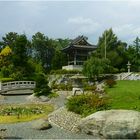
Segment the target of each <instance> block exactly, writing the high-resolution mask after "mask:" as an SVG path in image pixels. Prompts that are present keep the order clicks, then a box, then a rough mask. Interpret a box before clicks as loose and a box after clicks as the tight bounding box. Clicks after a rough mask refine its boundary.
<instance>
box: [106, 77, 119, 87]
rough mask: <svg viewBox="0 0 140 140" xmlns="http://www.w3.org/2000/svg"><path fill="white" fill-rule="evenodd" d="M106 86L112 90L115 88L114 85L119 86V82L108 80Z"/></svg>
mask: <svg viewBox="0 0 140 140" xmlns="http://www.w3.org/2000/svg"><path fill="white" fill-rule="evenodd" d="M106 84H107V86H108V87H109V88H112V87H114V85H116V84H117V82H116V81H115V80H113V79H108V80H106Z"/></svg>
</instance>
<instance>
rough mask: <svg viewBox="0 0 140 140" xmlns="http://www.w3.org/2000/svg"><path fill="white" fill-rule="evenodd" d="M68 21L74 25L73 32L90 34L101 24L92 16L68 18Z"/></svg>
mask: <svg viewBox="0 0 140 140" xmlns="http://www.w3.org/2000/svg"><path fill="white" fill-rule="evenodd" d="M68 23H69V24H73V26H75V29H76V30H75V34H92V33H94V32H96V31H97V30H98V29H99V28H100V27H101V25H100V24H99V23H98V22H96V21H94V20H93V19H92V18H84V17H74V18H69V19H68Z"/></svg>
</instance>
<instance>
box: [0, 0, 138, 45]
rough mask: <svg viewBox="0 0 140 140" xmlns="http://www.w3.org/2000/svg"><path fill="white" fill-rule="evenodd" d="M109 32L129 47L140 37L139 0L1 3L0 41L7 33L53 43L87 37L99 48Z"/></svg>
mask: <svg viewBox="0 0 140 140" xmlns="http://www.w3.org/2000/svg"><path fill="white" fill-rule="evenodd" d="M109 28H112V29H113V31H114V33H115V34H116V35H117V37H118V39H120V40H122V41H125V42H127V43H128V44H132V43H133V41H134V40H135V38H136V37H137V36H138V37H140V0H103V1H102V0H98V1H95V0H89V1H84V0H83V1H82V0H81V1H80V0H77V1H74V0H72V1H70V0H69V1H66V0H65V1H59V0H57V1H46V0H42V1H39V0H31V1H28V0H25V1H22V0H18V1H13V0H10V1H8V0H5V1H0V39H1V37H2V36H5V34H6V33H8V32H17V33H19V34H22V33H25V34H26V35H27V36H28V38H31V36H32V35H34V34H35V33H36V32H41V33H43V34H45V35H46V36H48V37H49V38H54V39H57V38H70V39H74V38H75V37H77V36H79V35H84V36H87V37H88V38H89V42H90V43H92V44H97V42H98V39H99V37H100V36H102V33H103V32H104V31H105V30H106V29H109Z"/></svg>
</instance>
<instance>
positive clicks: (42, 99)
mask: <svg viewBox="0 0 140 140" xmlns="http://www.w3.org/2000/svg"><path fill="white" fill-rule="evenodd" d="M27 100H28V101H30V102H47V101H49V100H50V99H49V98H48V97H47V96H40V97H37V96H35V95H34V94H32V95H30V96H28V97H27Z"/></svg>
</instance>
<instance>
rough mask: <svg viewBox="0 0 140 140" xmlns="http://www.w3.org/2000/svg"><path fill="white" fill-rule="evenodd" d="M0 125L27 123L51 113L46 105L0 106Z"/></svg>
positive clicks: (50, 108)
mask: <svg viewBox="0 0 140 140" xmlns="http://www.w3.org/2000/svg"><path fill="white" fill-rule="evenodd" d="M0 108H1V110H0V123H8V122H9V123H11V122H22V121H29V120H33V119H36V118H39V117H42V116H44V115H47V114H48V113H50V112H51V111H53V107H52V106H51V105H47V104H45V105H44V104H27V105H0Z"/></svg>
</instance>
